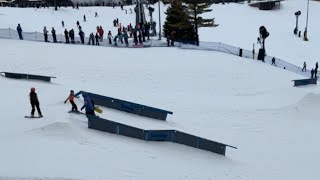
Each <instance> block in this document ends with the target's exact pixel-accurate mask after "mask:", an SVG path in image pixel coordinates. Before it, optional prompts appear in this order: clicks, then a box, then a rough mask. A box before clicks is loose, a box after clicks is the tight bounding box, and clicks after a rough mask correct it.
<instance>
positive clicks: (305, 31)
mask: <svg viewBox="0 0 320 180" xmlns="http://www.w3.org/2000/svg"><path fill="white" fill-rule="evenodd" d="M308 20H309V0H308V5H307V23H306V29H305V30H304V34H303V40H305V41H308V40H309V39H308Z"/></svg>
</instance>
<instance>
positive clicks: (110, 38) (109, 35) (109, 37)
mask: <svg viewBox="0 0 320 180" xmlns="http://www.w3.org/2000/svg"><path fill="white" fill-rule="evenodd" d="M108 40H109V44H110V45H111V44H112V34H111V31H109V32H108Z"/></svg>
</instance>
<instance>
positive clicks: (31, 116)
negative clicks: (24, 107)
mask: <svg viewBox="0 0 320 180" xmlns="http://www.w3.org/2000/svg"><path fill="white" fill-rule="evenodd" d="M24 117H25V118H31V119H34V118H43V116H42V117H40V116H33V117H32V116H24Z"/></svg>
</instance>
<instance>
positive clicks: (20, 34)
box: [17, 24, 23, 40]
mask: <svg viewBox="0 0 320 180" xmlns="http://www.w3.org/2000/svg"><path fill="white" fill-rule="evenodd" d="M17 31H18V34H19V38H20V40H23V37H22V28H21V26H20V24H18V26H17Z"/></svg>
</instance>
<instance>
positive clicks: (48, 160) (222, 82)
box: [0, 1, 320, 180]
mask: <svg viewBox="0 0 320 180" xmlns="http://www.w3.org/2000/svg"><path fill="white" fill-rule="evenodd" d="M290 2H291V3H292V4H289V2H288V4H289V5H291V6H294V7H295V6H298V5H299V1H290ZM227 6H229V7H233V6H234V8H236V7H238V8H237V9H235V10H234V11H232V12H237V11H244V9H246V11H248V10H252V11H253V12H252V13H255V14H257V11H255V9H251V8H250V7H247V8H244V5H241V4H240V5H232V4H230V5H225V6H222V5H221V7H227ZM214 7H215V6H214ZM242 8H243V9H242ZM90 9H94V8H92V7H90V8H81V9H80V10H79V13H78V15H79V16H81V14H83V13H81V11H82V12H84V11H89V10H90ZM96 9H98V10H99V8H96ZM101 9H102V8H101ZM20 10H21V11H20ZM104 10H107V9H106V8H105V7H103V10H101V11H102V12H100V11H99V12H98V14H99V17H102V16H103V17H108V18H110V19H111V21H110V24H111V23H112V20H113V19H114V18H117V17H116V16H119V17H118V18H119V20H122V19H124V20H123V21H127V22H130V21H131V20H132V19H130V18H132V17H130V16H128V17H127V15H126V14H125V13H122V12H121V13H122V15H121V14H119V15H118V14H116V13H118V10H117V9H115V10H112V8H110V9H109V11H104ZM38 11H39V10H34V9H15V8H12V9H9V8H0V12H1V13H0V14H5V15H0V22H1V23H0V26H12V27H13V28H14V27H15V25H16V21H15V20H16V19H15V18H17V17H20V18H21V22H20V23H21V24H22V27H23V28H24V27H25V28H24V30H25V31H27V30H29V31H38V30H39V29H40V30H41V29H42V25H41V24H42V23H31V22H33V21H32V19H34V18H38V19H37V22H50V21H47V20H48V18H49V17H51V18H52V22H53V23H54V22H55V21H56V23H57V26H58V25H59V22H60V19H61V18H54V17H55V16H58V15H57V14H51V13H47V14H46V13H44V15H43V16H41V17H39V14H40V13H39V12H38ZM43 11H45V10H43ZM46 11H47V12H49V11H50V10H46ZM74 11H76V10H72V9H64V10H63V11H62V12H63V13H64V14H63V15H61V17H63V18H65V19H66V20H65V22H67V20H68V21H69V20H70V22H73V21H74V20H73V19H78V18H79V17H78V16H77V17H75V16H73V15H72V14H73V13H75V12H74ZM94 11H95V10H94ZM94 11H92V10H91V12H93V14H92V16H93V15H94ZM119 11H120V10H119ZM221 11H222V10H221ZM281 11H282V10H281ZM14 12H15V13H14ZM37 13H39V14H37ZM103 13H105V14H104V15H103ZM213 13H216V12H215V10H214V11H213ZM224 13H227V12H226V9H225V12H224ZM14 14H15V15H14ZM45 14H46V15H45ZM61 14H62V13H61ZM259 14H260V11H259ZM3 16H6V18H3ZM59 16H60V15H59ZM217 16H218V15H217ZM8 17H10V18H11V20H9V18H8ZM80 18H81V17H80ZM126 18H128V19H126ZM216 18H217V19H218V17H216ZM280 18H281V17H280ZM56 19H57V20H56ZM217 19H216V20H217ZM87 20H88V23H89V22H91V21H94V20H95V19H94V18H93V17H92V18H89V15H87ZM11 21H13V22H11ZM23 22H24V23H23ZM27 22H29V23H27ZM97 22H98V20H97ZM108 22H109V21H108ZM6 23H7V24H6ZM10 23H11V25H10ZM218 23H219V24H220V25H219V28H222V27H223V23H220V22H218ZM226 23H227V22H226ZM4 24H5V25H4ZM24 24H25V25H24ZM39 24H40V25H39ZM43 24H44V23H43ZM74 24H75V22H74ZM95 24H97V23H92V24H91V25H89V24H88V26H86V28H88V29H89V28H92V29H93V30H94V28H95V26H96V25H95ZM248 24H249V23H248ZM111 25H112V24H111ZM48 26H49V25H48ZM82 26H84V25H82ZM49 27H50V26H49ZM103 27H108V25H107V23H106V26H104V25H103ZM0 28H2V27H0ZM110 29H111V27H110ZM226 29H229V28H226ZM211 30H212V31H211V32H210V33H215V32H217V31H218V29H217V28H216V29H211ZM105 31H106V30H105ZM219 31H220V30H219ZM279 31H280V30H279ZM290 32H291V31H290ZM220 33H222V32H220ZM217 34H219V33H217ZM206 36H209V34H208V33H206V32H204V30H201V37H206ZM271 36H272V34H271ZM271 36H270V39H271ZM218 37H219V38H221V39H223V38H225V40H227V38H229V34H228V32H225V34H224V35H222V34H220V36H217V37H216V38H218ZM255 38H256V37H255V36H254V37H253V39H255ZM208 40H212V41H216V40H215V39H208ZM241 42H242V41H241V38H239V39H237V38H235V39H234V41H233V42H231V41H230V43H231V44H233V43H241ZM279 42H280V40H279ZM299 43H303V42H302V41H301V39H299ZM308 43H309V42H308ZM311 45H313V46H312V48H313V49H314V50H316V48H317V47H318V46H315V42H311V41H310V46H311ZM268 46H269V44H268ZM288 46H290V47H289V49H290V48H292V49H295V48H297V47H298V45H297V46H296V44H293V43H291V44H288ZM270 48H271V45H270ZM0 49H1V60H0V67H1V69H0V71H9V72H10V71H12V72H21V73H32V74H41V75H52V76H56V77H57V79H54V80H53V82H52V83H43V82H39V81H25V80H13V79H7V78H5V77H2V76H0V98H1V100H2V103H1V105H0V109H1V112H2V118H0V123H1V126H0V147H1V148H0V160H1V161H0V167H1V168H0V179H6V180H8V179H9V180H13V179H14V180H16V179H19V180H34V179H46V180H52V179H68V180H70V179H72V180H74V179H77V180H105V179H108V180H109V179H111V180H120V179H121V180H123V179H139V180H149V179H159V180H160V179H170V180H171V179H172V180H180V179H190V180H191V179H192V180H194V179H201V180H202V179H206V180H207V179H208V180H209V179H211V180H213V179H219V180H230V179H232V180H241V179H246V180H247V179H252V180H255V179H259V180H260V179H262V180H270V179H273V180H284V179H290V180H301V179H318V178H319V177H320V173H319V171H318V162H319V160H320V155H319V153H318V152H319V151H320V146H319V145H318V144H317V142H318V138H317V137H318V136H319V135H320V132H319V128H320V122H319V121H318V117H319V111H318V106H319V102H320V101H319V100H320V89H319V88H318V86H306V87H299V88H294V87H292V85H293V83H292V82H291V80H292V79H297V78H303V77H302V76H299V75H297V74H294V73H291V72H288V71H284V70H282V69H279V68H274V67H273V66H269V65H266V64H263V63H261V62H259V61H253V60H252V61H251V60H248V59H243V58H240V57H237V56H232V55H228V54H223V53H218V52H210V51H192V50H182V49H176V48H145V49H132V48H130V49H123V48H121V49H120V48H107V47H97V46H81V45H79V46H73V45H66V44H48V43H39V42H27V41H17V40H4V39H0ZM270 51H271V50H270ZM288 51H289V50H288ZM288 51H287V50H285V51H283V52H282V51H281V53H283V54H284V55H286V54H289V52H288ZM290 53H295V54H297V56H298V54H299V52H298V51H297V49H295V51H292V52H290ZM290 60H291V59H290ZM292 61H294V62H298V61H296V60H295V59H292ZM31 87H36V91H37V93H38V96H39V99H40V106H41V108H42V111H43V114H44V118H42V119H25V118H23V116H24V115H28V114H29V113H30V109H31V107H30V105H29V101H28V93H29V89H30V88H31ZM70 89H73V90H75V91H78V90H85V91H91V92H94V93H97V94H103V95H107V96H110V97H115V98H119V99H123V100H128V101H132V102H136V103H141V104H145V105H149V106H153V107H158V108H163V109H167V110H170V111H173V113H174V114H173V115H169V116H168V120H167V121H166V122H162V121H158V120H153V119H149V118H143V117H140V116H135V115H132V114H128V113H123V112H119V111H115V110H111V109H107V108H104V109H103V110H104V113H103V114H102V115H101V117H103V118H107V119H110V120H113V121H117V122H121V123H125V124H129V125H132V126H135V127H140V128H144V129H177V130H182V131H185V132H188V133H191V134H195V135H198V136H201V137H205V138H208V139H211V140H214V141H218V142H223V143H226V144H230V145H234V146H236V147H238V149H237V150H234V149H227V152H226V156H225V157H224V156H220V155H217V154H214V153H211V152H207V151H202V150H198V149H194V148H190V147H187V146H183V145H178V144H173V143H159V142H145V141H139V140H136V139H130V138H126V137H122V136H117V135H113V134H109V133H103V132H98V131H95V130H91V129H88V128H87V119H86V118H85V117H84V116H80V115H75V114H69V113H67V111H68V110H69V109H70V108H71V105H70V104H69V103H68V104H64V103H63V101H64V100H65V99H66V98H67V96H68V93H69V91H70ZM82 103H83V102H82V99H79V100H76V104H77V105H78V107H81V106H82Z"/></svg>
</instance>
